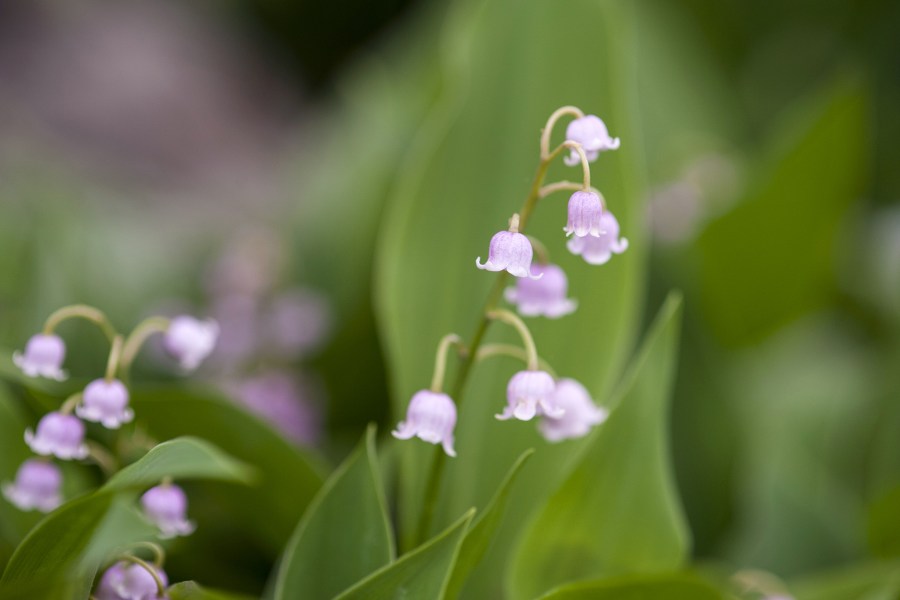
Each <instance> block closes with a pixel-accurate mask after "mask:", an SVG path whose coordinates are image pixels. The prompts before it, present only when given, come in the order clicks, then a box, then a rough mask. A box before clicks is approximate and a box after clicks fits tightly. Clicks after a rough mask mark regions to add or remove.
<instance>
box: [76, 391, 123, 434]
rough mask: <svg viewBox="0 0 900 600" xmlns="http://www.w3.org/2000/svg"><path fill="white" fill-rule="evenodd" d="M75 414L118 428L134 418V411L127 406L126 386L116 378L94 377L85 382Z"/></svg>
mask: <svg viewBox="0 0 900 600" xmlns="http://www.w3.org/2000/svg"><path fill="white" fill-rule="evenodd" d="M75 414H77V415H78V416H79V417H81V418H82V419H84V420H85V421H91V422H92V423H100V424H102V425H103V426H104V427H106V428H107V429H118V428H119V427H121V426H122V425H123V424H124V423H130V422H131V420H132V419H133V418H134V411H132V410H131V409H130V408H128V388H126V387H125V384H123V383H122V382H121V381H119V380H118V379H112V380H110V381H107V380H105V379H95V380H94V381H92V382H90V383H89V384H87V387H86V388H84V393H83V395H82V398H81V404H79V405H78V406H76V407H75Z"/></svg>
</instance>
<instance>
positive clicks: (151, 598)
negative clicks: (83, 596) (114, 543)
mask: <svg viewBox="0 0 900 600" xmlns="http://www.w3.org/2000/svg"><path fill="white" fill-rule="evenodd" d="M150 566H151V568H152V569H153V570H154V571H155V572H156V575H157V576H158V577H159V579H160V581H162V584H163V586H167V585H168V584H169V578H168V577H167V576H166V573H165V571H163V570H162V569H161V568H160V567H157V566H155V565H150ZM94 597H95V598H97V600H165V599H166V598H167V597H168V596H166V595H165V594H163V595H162V596H160V595H159V588H158V586H157V585H156V579H154V578H153V575H152V574H151V573H150V572H149V571H148V570H147V569H146V568H144V566H143V565H139V564H135V563H129V562H126V561H121V562H117V563H116V564H114V565H113V566H111V567H110V568H108V569H107V570H106V572H105V573H103V577H101V578H100V584H99V585H98V586H97V590H96V591H95V592H94Z"/></svg>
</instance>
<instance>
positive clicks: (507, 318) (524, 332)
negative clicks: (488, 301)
mask: <svg viewBox="0 0 900 600" xmlns="http://www.w3.org/2000/svg"><path fill="white" fill-rule="evenodd" d="M487 317H488V318H489V319H493V320H495V321H502V322H503V323H506V324H507V325H510V326H511V327H513V328H515V330H516V331H518V332H519V336H521V338H522V345H523V346H525V356H526V357H527V360H526V361H525V362H526V364H527V366H528V370H529V371H537V370H538V363H539V362H540V360H539V358H538V353H537V346H535V344H534V337H532V335H531V331H529V329H528V326H527V325H525V322H524V321H522V319H520V318H519V317H518V316H517V315H516V314H515V313H513V312H510V311H508V310H504V309H500V310H492V311H490V312H488V313H487Z"/></svg>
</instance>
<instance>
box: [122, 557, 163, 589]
mask: <svg viewBox="0 0 900 600" xmlns="http://www.w3.org/2000/svg"><path fill="white" fill-rule="evenodd" d="M121 559H122V560H124V561H126V562H130V563H134V564H136V565H140V566H141V567H142V568H143V569H144V570H146V571H147V572H148V573H150V576H151V577H153V581H155V582H156V591H157V593H158V595H159V597H163V596H165V595H166V586H165V584H163V582H162V579H160V577H159V573H157V572H156V569H154V568H153V567H151V566H150V564H149V563H148V562H147V561H145V560H143V559H141V558H138V557H137V556H132V555H131V554H126V555H125V556H123V557H121Z"/></svg>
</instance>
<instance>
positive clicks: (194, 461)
mask: <svg viewBox="0 0 900 600" xmlns="http://www.w3.org/2000/svg"><path fill="white" fill-rule="evenodd" d="M252 474H253V470H252V468H251V467H250V466H248V465H246V464H244V463H241V462H240V461H237V460H235V459H233V458H232V457H230V456H228V455H227V454H225V453H224V452H222V451H221V450H219V449H218V448H216V447H215V446H213V445H212V444H210V443H209V442H207V441H205V440H201V439H197V438H193V437H181V438H177V439H174V440H169V441H167V442H163V443H161V444H158V445H156V446H154V447H153V448H151V449H150V451H149V452H147V454H145V455H144V456H143V457H142V458H141V459H140V460H138V461H137V462H135V463H133V464H130V465H128V466H127V467H125V468H124V469H122V470H121V471H119V472H118V473H116V474H115V475H113V476H112V477H111V478H110V479H109V481H107V482H106V484H105V485H104V486H103V488H102V489H103V490H106V491H116V490H123V489H127V488H133V487H150V486H154V485H157V484H158V483H159V481H160V480H161V479H162V478H163V477H167V476H168V477H172V478H174V479H186V478H200V479H219V480H222V481H233V482H239V483H250V482H251V481H252V480H253V477H252Z"/></svg>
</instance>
